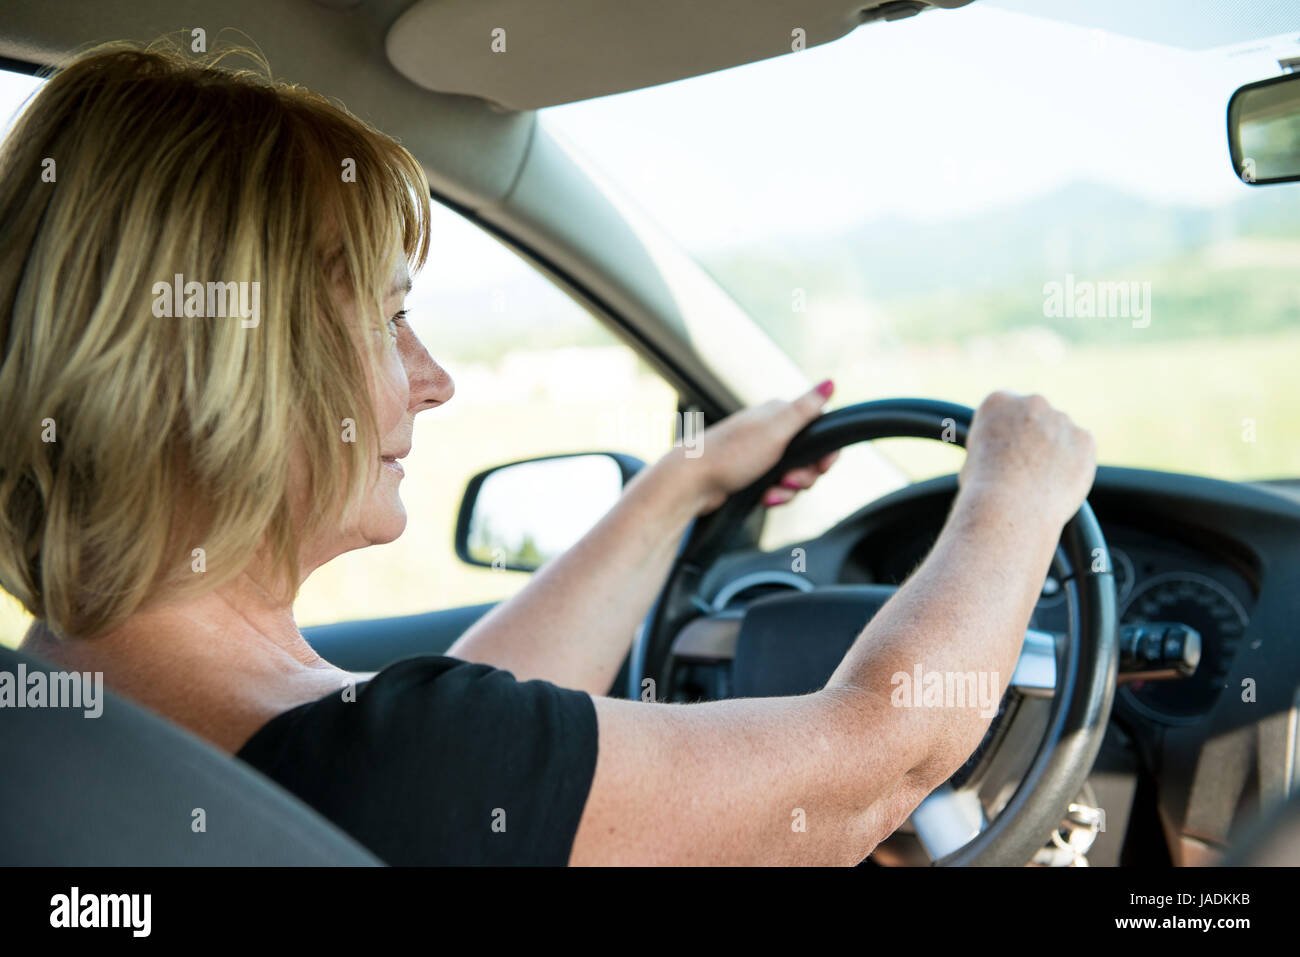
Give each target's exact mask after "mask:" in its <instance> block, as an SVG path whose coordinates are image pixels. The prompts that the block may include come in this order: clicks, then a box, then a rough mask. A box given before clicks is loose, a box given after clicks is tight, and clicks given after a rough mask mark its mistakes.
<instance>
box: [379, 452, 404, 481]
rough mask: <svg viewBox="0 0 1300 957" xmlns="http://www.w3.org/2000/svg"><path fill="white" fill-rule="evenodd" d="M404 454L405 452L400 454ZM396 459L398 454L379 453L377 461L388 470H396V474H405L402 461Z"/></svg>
mask: <svg viewBox="0 0 1300 957" xmlns="http://www.w3.org/2000/svg"><path fill="white" fill-rule="evenodd" d="M405 454H406V453H405V452H403V453H402V455H405ZM397 459H398V456H396V455H381V456H380V457H379V461H380V463H381V464H382V465H383V466H384V468H386V469H388V470H389V471H390V472H396V473H397V474H398V475H405V474H406V470H405V469H403V468H402V463H401V462H399V461H397Z"/></svg>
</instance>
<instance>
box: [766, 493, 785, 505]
mask: <svg viewBox="0 0 1300 957" xmlns="http://www.w3.org/2000/svg"><path fill="white" fill-rule="evenodd" d="M782 501H783V499H782V498H781V495H780V493H779V492H768V493H767V494H766V495H764V496H763V504H764V505H780V504H781V502H782Z"/></svg>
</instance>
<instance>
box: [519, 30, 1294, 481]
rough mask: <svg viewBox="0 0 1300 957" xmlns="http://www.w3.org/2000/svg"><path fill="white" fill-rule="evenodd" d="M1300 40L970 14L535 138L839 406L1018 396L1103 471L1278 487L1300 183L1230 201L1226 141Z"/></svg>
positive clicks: (838, 47)
mask: <svg viewBox="0 0 1300 957" xmlns="http://www.w3.org/2000/svg"><path fill="white" fill-rule="evenodd" d="M1297 27H1300V16H1297ZM1295 36H1296V34H1292V35H1291V36H1289V37H1274V38H1265V39H1262V40H1260V41H1258V42H1255V43H1251V44H1245V45H1240V44H1239V45H1235V46H1233V47H1222V48H1218V49H1211V50H1199V51H1189V50H1184V49H1179V48H1177V47H1174V46H1164V45H1161V44H1158V43H1152V42H1147V41H1140V40H1134V39H1130V38H1126V37H1123V36H1119V35H1116V34H1110V33H1106V32H1102V31H1098V30H1091V29H1084V28H1080V27H1074V26H1070V25H1066V24H1062V23H1058V22H1054V21H1049V20H1044V19H1039V18H1036V17H1031V16H1026V15H1022V14H1018V13H1012V12H1008V11H1005V10H1000V9H997V8H988V7H982V6H981V5H979V4H977V5H974V6H971V7H968V8H965V9H961V10H958V11H952V12H944V11H936V12H933V13H929V14H926V15H924V16H920V17H916V18H914V19H912V20H907V21H903V22H899V23H893V24H889V25H882V26H872V27H865V28H862V29H859V30H857V31H855V32H853V33H851V34H850V35H848V36H847V37H845V38H844V39H842V40H839V41H836V42H834V43H830V44H827V45H824V46H818V47H813V48H811V49H808V50H805V51H802V52H799V53H797V54H795V55H792V56H786V57H779V58H776V59H774V60H769V61H764V62H761V63H756V64H751V65H748V66H744V67H739V68H737V69H733V70H726V71H722V72H719V73H715V74H711V75H708V76H704V77H698V78H694V79H689V80H684V81H682V82H679V83H673V84H668V85H665V86H660V87H656V88H652V89H649V90H643V91H637V92H633V93H627V94H622V95H619V96H613V97H606V98H603V99H599V100H594V101H588V102H584V103H578V104H572V105H568V106H563V107H557V108H553V109H550V110H546V111H544V112H543V121H544V122H545V123H546V124H548V126H550V127H551V128H553V129H556V130H557V131H558V132H559V133H560V134H561V135H563V136H564V137H565V138H566V139H568V140H569V141H571V142H573V143H574V144H575V145H576V146H577V148H579V149H580V150H581V151H582V152H583V153H584V154H586V155H587V157H588V158H589V159H590V160H591V161H592V162H593V163H594V164H595V165H596V166H598V167H600V168H601V169H602V170H603V172H604V173H605V174H606V175H607V176H608V177H609V178H610V179H611V180H612V181H614V182H615V183H617V184H618V185H619V187H620V188H621V189H623V190H624V191H626V192H627V193H628V194H629V195H630V196H631V197H632V199H633V200H634V201H636V202H637V203H638V204H639V205H640V206H641V207H643V208H644V209H645V210H646V211H647V212H648V214H649V215H651V216H652V217H654V218H655V219H657V220H658V221H659V222H660V224H661V225H662V226H663V227H664V228H665V229H666V230H667V231H668V232H669V233H670V234H671V235H673V236H674V237H675V238H676V239H677V240H678V241H679V242H680V243H681V244H682V245H683V246H684V247H685V248H686V249H687V250H688V251H689V252H690V253H691V254H692V255H694V256H695V257H696V258H697V259H698V260H699V261H700V263H701V264H702V265H704V266H705V268H707V269H708V270H709V271H710V272H711V273H712V274H713V275H714V276H715V277H716V278H717V280H718V281H719V282H720V283H722V284H723V285H724V286H725V287H726V288H727V289H728V290H729V291H730V292H731V294H732V295H733V296H734V297H735V298H736V299H737V300H738V301H739V302H740V303H741V304H742V305H743V306H744V307H745V308H746V309H747V310H748V311H749V312H750V314H751V315H752V316H753V317H754V318H755V320H756V321H757V322H758V323H760V324H761V325H762V326H763V328H764V329H765V330H766V331H767V332H768V333H769V334H770V335H771V336H772V337H773V338H774V339H775V340H776V341H777V342H778V343H779V344H780V345H781V346H782V348H784V349H785V350H786V351H787V352H788V353H789V355H790V356H791V357H792V358H793V359H794V360H795V361H796V362H797V363H798V364H799V365H800V366H801V367H802V368H803V369H804V370H805V371H806V372H807V374H808V375H809V377H810V378H812V379H813V380H814V381H816V380H820V379H821V378H824V377H827V376H831V377H833V378H834V379H835V381H836V385H837V389H838V391H837V395H836V403H837V404H839V403H843V402H853V401H861V400H866V399H872V398H880V397H884V396H893V395H922V396H930V397H935V398H943V399H950V400H955V401H959V402H963V403H965V404H968V405H976V404H978V402H979V400H980V399H981V398H982V397H983V396H984V395H986V394H987V393H988V392H990V391H993V390H995V389H999V388H1010V389H1013V390H1015V391H1019V392H1039V393H1042V394H1044V395H1046V396H1047V397H1048V398H1049V399H1050V400H1051V401H1052V402H1053V403H1054V404H1056V405H1058V406H1059V407H1061V408H1063V409H1065V410H1066V411H1067V412H1069V413H1070V414H1071V416H1072V417H1074V418H1075V419H1076V420H1077V421H1079V422H1080V423H1081V424H1083V425H1085V426H1086V427H1088V428H1089V429H1091V430H1092V432H1093V434H1094V435H1095V436H1096V438H1097V442H1098V453H1099V457H1100V460H1101V461H1102V462H1103V463H1104V464H1110V465H1128V466H1137V467H1144V468H1155V469H1164V470H1169V471H1181V472H1192V473H1197V474H1204V475H1211V476H1216V477H1221V478H1229V479H1253V478H1273V477H1282V476H1295V475H1300V417H1297V416H1295V415H1293V414H1291V406H1292V401H1291V400H1292V393H1293V391H1294V390H1295V389H1296V388H1297V387H1296V385H1295V382H1294V368H1295V361H1296V356H1297V355H1300V322H1298V320H1300V282H1298V281H1297V277H1298V276H1300V273H1298V272H1297V269H1298V267H1300V216H1298V215H1297V214H1298V213H1300V187H1297V186H1295V185H1288V186H1273V187H1265V188H1252V187H1249V186H1246V185H1244V184H1242V183H1241V182H1239V181H1238V180H1237V178H1236V176H1234V174H1233V171H1232V168H1231V164H1230V161H1229V159H1228V151H1227V144H1226V137H1225V121H1224V113H1225V108H1226V105H1227V101H1228V98H1229V96H1230V95H1231V94H1232V92H1233V91H1234V90H1235V89H1236V88H1237V87H1238V86H1240V85H1242V84H1243V83H1247V82H1250V81H1253V80H1257V79H1261V78H1263V77H1266V76H1272V75H1275V74H1277V73H1278V72H1280V69H1281V68H1280V66H1279V60H1283V59H1287V58H1290V57H1295V56H1297V55H1300V43H1297V42H1296V40H1295ZM885 451H886V454H887V455H889V456H891V457H893V458H894V459H895V460H896V461H897V462H898V463H899V464H900V465H901V466H902V468H903V469H904V471H905V472H906V473H908V474H909V475H910V476H911V477H913V478H919V477H923V476H926V475H930V474H937V473H938V472H941V471H949V470H951V469H952V468H954V467H956V465H955V464H954V459H953V458H952V457H951V456H950V455H948V454H947V453H948V452H949V451H950V450H945V449H943V448H942V447H937V446H936V444H935V443H918V442H907V441H903V442H895V443H890V444H889V447H888V448H887V449H886V450H885ZM956 461H957V464H959V460H956Z"/></svg>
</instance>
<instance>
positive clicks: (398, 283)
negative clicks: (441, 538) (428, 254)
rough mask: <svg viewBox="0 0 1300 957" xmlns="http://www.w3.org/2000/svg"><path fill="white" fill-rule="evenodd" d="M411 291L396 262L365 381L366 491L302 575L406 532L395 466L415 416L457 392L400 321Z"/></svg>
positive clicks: (402, 264)
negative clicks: (370, 457)
mask: <svg viewBox="0 0 1300 957" xmlns="http://www.w3.org/2000/svg"><path fill="white" fill-rule="evenodd" d="M410 288H411V280H410V275H409V274H408V272H407V268H406V262H405V261H404V260H403V259H401V257H398V265H397V266H396V267H395V269H394V271H393V274H392V277H391V282H390V284H389V288H388V290H387V292H386V294H385V296H384V310H385V315H386V316H387V317H388V320H389V321H388V326H387V329H386V330H385V332H384V333H383V336H384V342H383V343H382V344H381V346H380V350H379V356H380V357H379V360H378V362H377V363H376V364H375V365H374V367H373V371H372V373H371V376H370V398H371V401H372V403H373V405H374V410H375V420H376V422H377V424H378V427H379V436H380V438H379V452H380V454H379V457H378V459H377V460H376V461H375V462H374V463H372V465H371V469H370V476H369V479H368V481H369V485H368V488H367V491H366V493H365V495H364V496H363V497H362V499H361V502H360V505H359V506H358V507H357V508H356V509H354V510H353V511H350V512H349V513H348V515H347V516H346V517H345V519H344V521H343V522H342V523H341V526H340V527H339V529H338V533H337V535H335V534H334V533H333V532H332V531H331V532H330V533H329V539H330V540H328V541H321V542H317V543H315V545H314V547H312V548H310V551H311V553H312V554H311V555H310V556H309V557H308V558H307V561H306V563H305V567H304V571H306V570H310V569H311V568H313V567H317V566H319V565H320V564H323V563H324V562H326V561H329V559H331V558H333V557H335V556H336V555H339V554H342V553H343V552H345V551H350V550H352V549H356V548H364V547H365V546H367V545H380V544H383V543H384V542H391V541H393V540H394V539H395V538H397V537H398V536H399V535H401V534H402V530H403V529H404V528H405V527H406V509H405V508H404V507H403V505H402V499H401V496H400V495H399V487H400V485H401V482H402V476H403V472H402V464H401V461H400V460H401V459H402V458H403V457H405V456H406V454H407V453H408V452H410V450H411V434H412V429H413V426H414V422H415V416H416V414H417V413H419V412H423V411H424V410H425V409H432V408H433V407H434V406H438V405H442V404H443V403H444V402H446V401H447V400H448V399H450V398H451V397H452V395H453V394H454V393H455V391H456V386H455V383H453V382H452V380H451V376H449V375H448V374H447V371H446V370H445V369H443V368H442V366H440V365H438V363H436V362H434V361H433V357H432V356H430V355H429V353H428V350H426V349H425V348H424V346H423V344H421V342H420V340H419V339H418V338H417V337H416V335H415V332H414V331H413V330H412V329H411V327H410V326H409V325H408V324H407V322H406V320H405V317H404V315H403V303H404V300H405V299H406V294H407V293H408V292H409V291H410ZM354 318H355V319H356V322H357V324H358V326H360V324H361V319H360V317H359V316H358V315H356V314H355V313H354ZM367 334H370V335H373V333H369V332H368V333H367ZM313 559H314V560H313Z"/></svg>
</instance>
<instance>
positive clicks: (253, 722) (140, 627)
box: [22, 576, 355, 753]
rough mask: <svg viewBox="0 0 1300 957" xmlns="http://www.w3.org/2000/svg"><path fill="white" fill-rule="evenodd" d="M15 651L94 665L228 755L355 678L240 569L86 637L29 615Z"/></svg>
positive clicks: (72, 665)
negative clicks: (60, 631) (193, 594)
mask: <svg viewBox="0 0 1300 957" xmlns="http://www.w3.org/2000/svg"><path fill="white" fill-rule="evenodd" d="M22 649H23V650H24V651H27V652H30V653H31V654H35V655H37V656H39V657H42V658H45V659H46V660H48V661H50V662H51V663H52V664H55V665H58V666H60V667H62V668H65V669H68V670H76V671H99V672H103V675H104V681H105V683H106V684H107V685H109V686H110V687H111V688H112V689H113V690H114V691H116V692H118V693H119V694H122V695H125V696H126V697H128V698H131V699H132V700H134V701H136V702H137V703H139V704H142V705H144V706H145V707H147V708H150V709H151V710H153V711H156V712H158V713H160V714H162V715H163V716H165V717H167V718H170V719H171V720H172V721H175V722H176V723H178V724H180V725H182V726H184V727H186V728H188V729H189V730H191V731H193V732H195V733H197V734H199V735H201V736H203V737H205V738H207V739H208V740H210V741H212V742H213V743H214V744H216V745H217V746H218V747H221V748H223V749H225V750H226V751H229V752H232V753H233V752H234V751H237V750H238V749H239V748H240V747H241V746H242V745H243V743H244V742H245V741H246V740H247V739H248V738H249V737H251V736H252V734H253V733H254V732H255V731H256V730H257V729H258V728H260V727H261V726H262V725H264V724H265V723H266V722H267V721H269V720H270V719H271V718H273V717H275V716H276V715H277V714H280V713H281V712H283V711H287V710H288V709H289V708H292V707H295V706H297V705H299V704H304V703H306V702H308V701H313V700H316V699H317V698H320V697H322V696H324V695H326V694H329V693H331V692H333V691H336V690H339V689H342V688H344V687H347V686H348V685H350V684H351V683H352V682H353V681H354V680H355V678H354V676H352V675H350V674H349V673H348V672H346V671H343V670H342V669H339V668H336V667H335V666H333V665H331V664H330V663H329V662H327V661H325V660H324V659H323V658H321V657H320V655H318V654H317V653H316V651H315V650H314V649H313V648H312V647H311V645H310V644H308V642H307V640H306V638H304V637H303V635H302V632H301V631H299V630H298V626H297V624H296V623H295V622H294V618H293V609H292V606H291V605H290V604H289V603H287V602H278V601H276V600H275V599H273V598H272V596H270V595H269V594H268V593H267V592H266V591H265V589H263V588H261V586H259V585H258V584H257V583H256V582H254V581H253V580H252V579H251V578H248V577H246V576H241V577H240V578H237V579H235V580H233V581H231V582H230V583H228V584H227V585H223V586H222V587H220V588H217V589H214V590H213V591H210V592H208V593H206V594H204V595H201V596H199V597H198V598H195V599H192V600H187V601H184V602H176V603H172V604H169V605H160V606H156V607H153V608H150V609H148V610H144V611H140V612H138V613H136V614H135V615H133V616H131V617H130V618H128V619H127V620H126V621H125V622H124V623H123V624H122V625H120V626H119V627H117V628H115V629H113V630H112V631H110V632H106V633H104V634H102V635H99V636H97V637H94V638H62V637H59V636H57V635H55V634H53V633H52V632H51V631H50V630H49V629H48V628H47V627H45V626H44V624H43V623H41V622H37V623H36V624H34V625H33V626H32V628H31V629H30V630H29V631H28V633H27V636H26V637H25V638H24V640H23V644H22Z"/></svg>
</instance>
